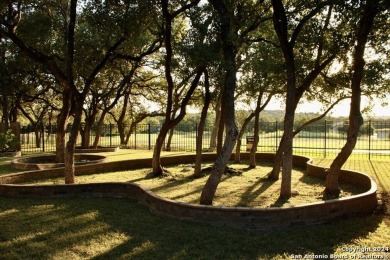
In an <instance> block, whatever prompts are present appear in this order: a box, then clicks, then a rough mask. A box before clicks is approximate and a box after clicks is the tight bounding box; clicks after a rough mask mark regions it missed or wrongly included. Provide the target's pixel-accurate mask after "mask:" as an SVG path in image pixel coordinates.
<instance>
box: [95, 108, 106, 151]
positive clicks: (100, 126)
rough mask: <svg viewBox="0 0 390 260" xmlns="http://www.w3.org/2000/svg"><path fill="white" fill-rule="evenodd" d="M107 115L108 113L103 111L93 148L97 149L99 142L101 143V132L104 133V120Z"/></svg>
mask: <svg viewBox="0 0 390 260" xmlns="http://www.w3.org/2000/svg"><path fill="white" fill-rule="evenodd" d="M106 114H107V112H106V111H103V112H102V114H101V116H100V118H99V121H98V124H97V126H96V134H95V140H94V141H93V145H92V146H93V148H94V149H96V148H97V147H98V145H99V142H100V136H101V134H100V133H101V131H102V126H103V122H104V118H105V117H106Z"/></svg>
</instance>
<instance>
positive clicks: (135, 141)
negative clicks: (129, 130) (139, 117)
mask: <svg viewBox="0 0 390 260" xmlns="http://www.w3.org/2000/svg"><path fill="white" fill-rule="evenodd" d="M134 150H137V124H135V126H134Z"/></svg>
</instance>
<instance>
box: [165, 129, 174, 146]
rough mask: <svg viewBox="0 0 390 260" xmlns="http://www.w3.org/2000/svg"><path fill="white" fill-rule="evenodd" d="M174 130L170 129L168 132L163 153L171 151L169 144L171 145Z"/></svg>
mask: <svg viewBox="0 0 390 260" xmlns="http://www.w3.org/2000/svg"><path fill="white" fill-rule="evenodd" d="M174 130H175V129H174V128H171V129H170V130H169V135H168V140H167V142H166V144H165V151H170V150H171V143H172V138H173V132H174Z"/></svg>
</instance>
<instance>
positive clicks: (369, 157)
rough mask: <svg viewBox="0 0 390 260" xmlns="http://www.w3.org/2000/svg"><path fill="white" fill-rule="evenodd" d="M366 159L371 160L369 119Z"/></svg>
mask: <svg viewBox="0 0 390 260" xmlns="http://www.w3.org/2000/svg"><path fill="white" fill-rule="evenodd" d="M368 160H369V161H371V120H368Z"/></svg>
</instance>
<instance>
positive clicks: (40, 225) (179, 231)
mask: <svg viewBox="0 0 390 260" xmlns="http://www.w3.org/2000/svg"><path fill="white" fill-rule="evenodd" d="M122 152H123V154H119V153H122ZM127 152H128V153H129V154H126V151H120V152H119V153H118V154H116V155H113V156H112V157H111V156H110V157H109V160H121V159H120V158H121V157H123V158H126V159H127V158H130V157H131V158H139V157H145V156H146V157H147V156H150V154H151V152H145V153H141V152H140V151H127ZM115 158H116V159H115ZM315 162H317V163H320V164H322V165H328V164H329V162H330V161H327V160H323V159H316V160H315ZM370 164H371V163H369V162H365V161H350V162H348V164H347V167H355V168H356V169H357V170H360V171H363V172H366V173H368V174H370V175H371V176H373V177H374V178H377V179H378V180H382V178H383V179H385V180H386V179H387V180H388V177H386V176H388V175H386V174H388V173H389V172H390V164H389V162H384V163H383V164H378V162H372V166H370ZM365 165H366V166H365ZM145 173H146V174H147V172H146V170H145ZM246 173H247V172H244V174H243V176H244V175H245V174H246ZM178 174H183V175H184V174H185V173H178ZM376 175H378V176H380V178H378V177H375V176H376ZM382 176H383V177H382ZM234 177H240V176H234ZM258 177H259V176H258ZM144 178H145V176H144ZM226 178H227V177H226ZM230 178H233V177H230ZM260 179H261V177H260V178H259V179H255V180H258V181H260ZM167 183H168V184H169V183H171V182H170V181H168V180H167ZM383 183H384V184H386V183H387V182H383ZM251 184H252V185H253V186H255V184H256V183H255V182H254V183H251ZM263 184H264V183H258V184H256V185H257V186H256V188H257V189H259V188H261V187H262V185H263ZM378 184H379V185H380V187H381V191H382V192H387V193H389V191H390V190H389V189H388V188H387V186H382V182H379V181H378ZM256 188H255V189H254V190H253V192H255V191H256ZM389 228H390V215H389V212H386V211H382V212H376V213H374V214H371V215H369V216H357V217H353V218H348V219H340V220H338V221H335V222H332V223H328V224H323V225H316V226H297V227H291V228H288V229H274V230H267V231H248V230H236V229H232V228H226V227H216V226H210V225H206V224H200V223H194V222H189V221H183V220H176V219H170V218H167V217H163V216H159V215H156V214H154V213H151V212H150V211H149V210H148V209H147V208H145V207H144V206H142V205H140V204H139V203H137V202H136V201H133V200H130V199H121V198H101V199H99V198H67V199H15V198H5V197H0V259H291V258H292V255H301V256H302V257H304V256H305V255H306V254H308V255H310V254H314V255H317V256H318V255H326V256H327V257H328V259H330V257H331V254H337V255H342V256H349V259H351V258H352V256H355V257H356V258H358V257H364V256H368V254H375V256H382V257H388V256H389V253H386V252H366V253H347V250H348V249H350V250H358V249H363V248H365V247H368V248H370V249H371V250H374V247H375V248H376V247H385V248H386V247H390V242H389V241H390V232H389V230H390V229H389ZM360 259H363V258H360Z"/></svg>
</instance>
